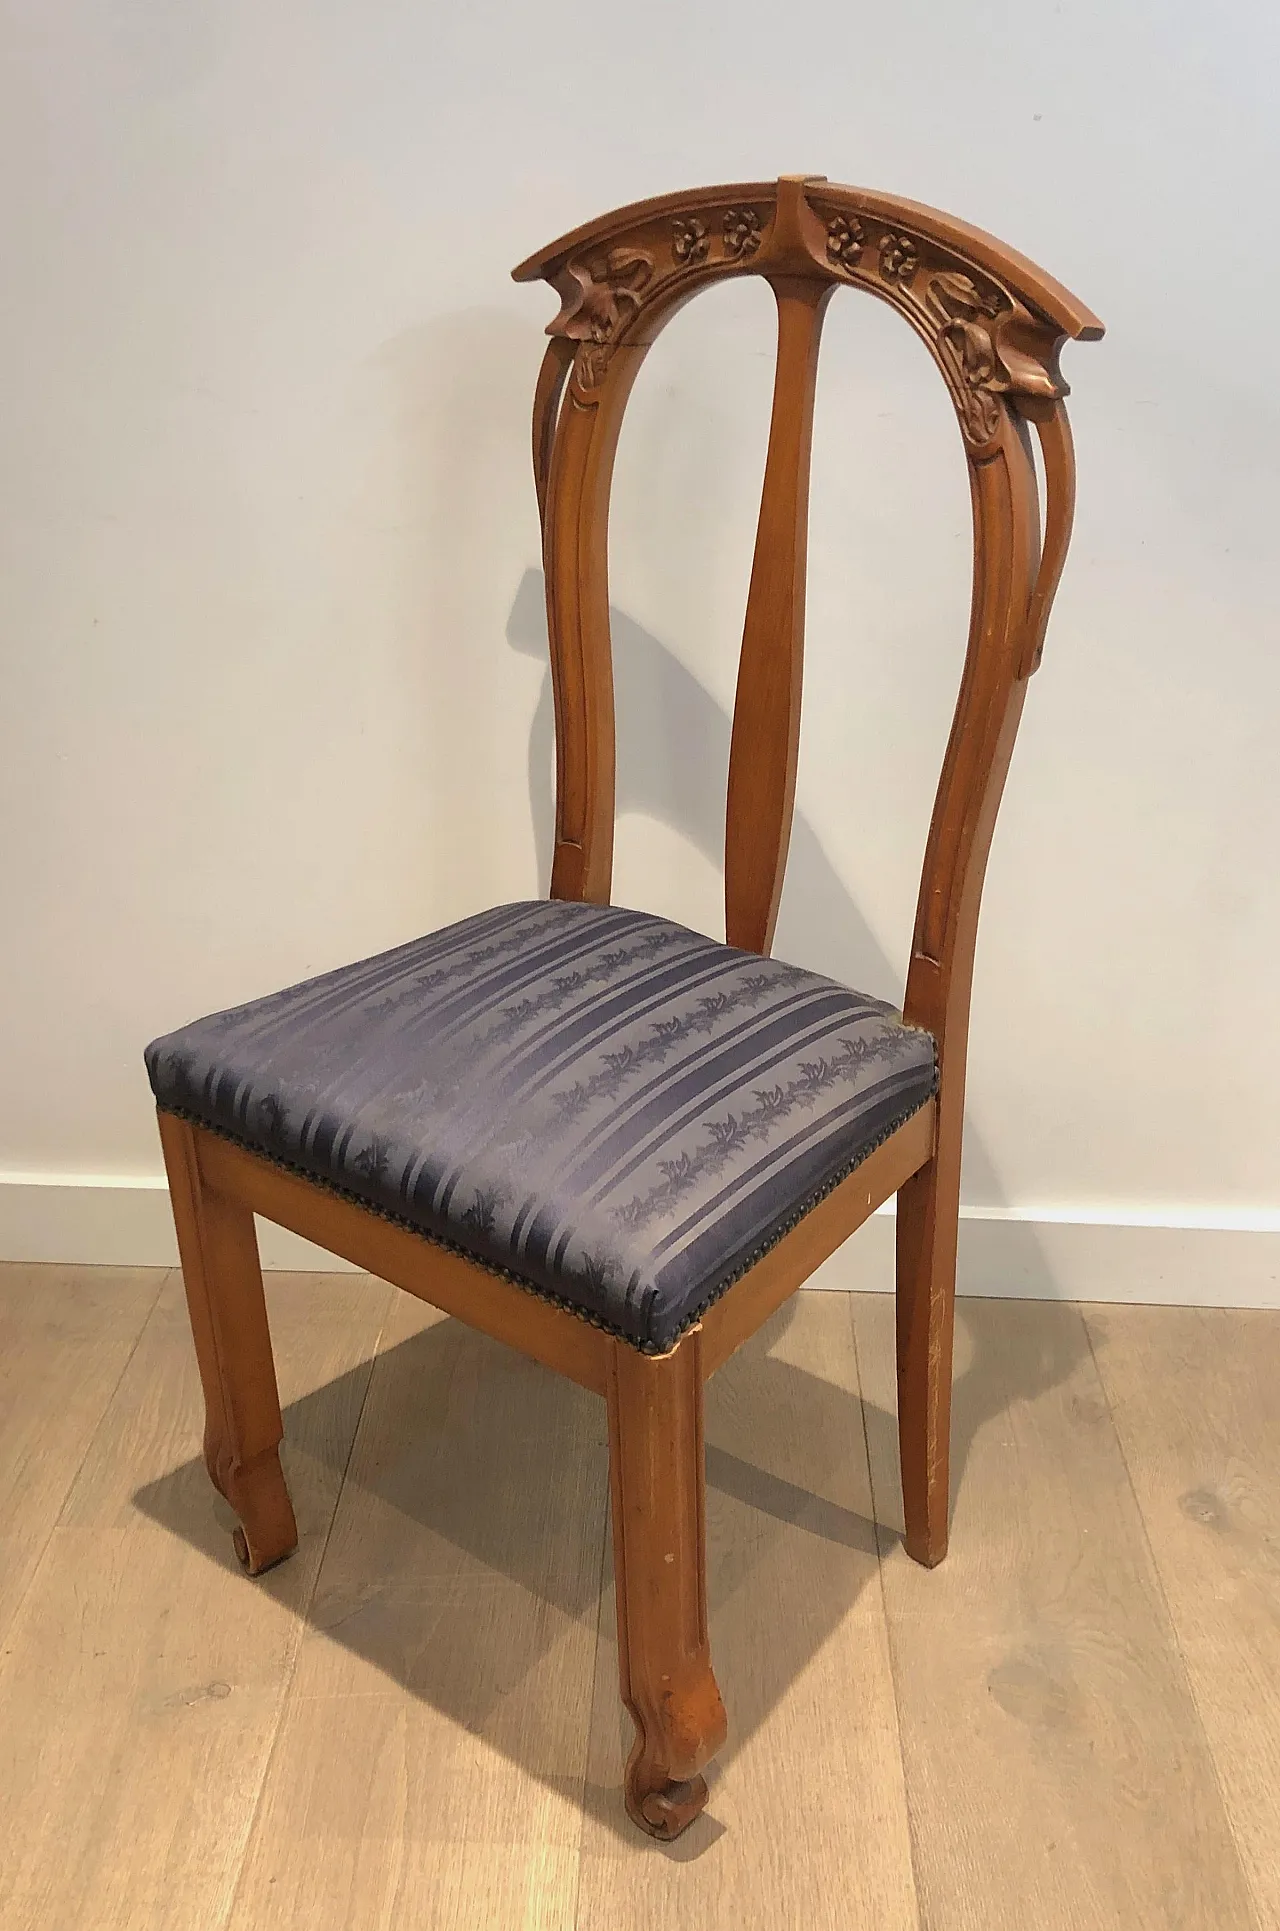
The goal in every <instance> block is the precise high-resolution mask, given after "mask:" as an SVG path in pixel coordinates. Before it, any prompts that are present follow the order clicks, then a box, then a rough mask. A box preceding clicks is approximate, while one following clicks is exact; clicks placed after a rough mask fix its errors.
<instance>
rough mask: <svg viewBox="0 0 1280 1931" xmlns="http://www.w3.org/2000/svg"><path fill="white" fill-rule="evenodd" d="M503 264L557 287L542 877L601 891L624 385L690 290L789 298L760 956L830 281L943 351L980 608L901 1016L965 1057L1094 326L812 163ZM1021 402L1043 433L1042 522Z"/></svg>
mask: <svg viewBox="0 0 1280 1931" xmlns="http://www.w3.org/2000/svg"><path fill="white" fill-rule="evenodd" d="M514 275H515V279H516V280H517V281H533V280H537V279H541V280H545V281H547V282H549V283H550V284H551V286H552V287H553V288H554V289H555V291H556V293H557V295H558V296H559V297H560V301H561V309H560V313H559V314H558V315H557V316H556V317H555V319H554V321H552V322H551V323H550V325H549V326H548V329H547V333H548V335H549V336H550V337H551V341H550V345H549V347H548V349H547V353H546V357H545V359H544V361H543V365H542V369H541V372H540V375H539V378H538V385H537V391H536V394H535V398H534V413H533V454H534V473H535V478H536V481H537V489H538V504H539V509H540V511H541V515H542V530H543V561H544V567H545V572H546V585H547V617H548V627H549V634H550V640H551V663H552V676H553V683H554V692H555V718H556V841H555V859H554V864H553V870H552V879H551V892H552V896H553V897H557V898H575V899H589V900H593V901H596V902H600V903H605V902H607V901H608V898H609V891H610V881H611V872H612V863H613V824H614V722H613V666H612V653H611V647H610V638H609V588H608V528H607V526H608V514H609V489H610V481H611V477H612V472H613V460H614V452H615V450H616V448H617V441H618V432H619V429H620V427H621V423H622V415H623V410H624V408H625V405H626V401H627V396H628V394H629V392H630V389H631V384H632V382H633V381H634V380H635V376H636V372H637V370H638V369H639V366H640V364H641V362H642V361H643V360H644V357H645V354H646V352H647V350H648V348H649V346H650V344H651V343H652V342H653V341H654V340H655V339H656V337H657V335H658V332H659V331H660V330H661V328H662V327H663V326H664V324H665V323H666V322H667V321H669V319H670V318H671V316H673V315H674V314H675V313H676V311H677V309H679V308H682V307H683V306H684V304H685V303H686V302H687V301H689V300H690V299H691V298H692V297H693V296H694V295H696V294H697V293H698V291H699V290H700V289H702V288H705V287H707V286H709V285H710V284H711V283H712V282H716V281H719V280H721V279H723V278H724V277H726V276H730V275H763V276H764V277H765V279H766V280H767V281H768V282H769V284H770V286H771V287H772V289H773V292H774V295H775V297H776V300H777V306H778V358H777V368H776V374H775V379H774V395H773V414H772V420H771V424H770V430H769V447H768V456H767V460H766V464H765V477H764V490H763V495H762V498H761V504H760V519H759V525H758V530H757V535H756V547H755V557H754V561H753V564H752V571H751V587H750V592H749V595H748V599H747V611H746V619H745V624H744V628H743V638H742V655H741V659H740V661H739V667H738V686H737V697H736V702H735V705H734V715H733V736H732V743H731V750H730V758H729V795H728V809H727V817H726V834H725V933H726V938H727V939H728V941H729V943H730V944H731V945H738V946H743V947H745V948H748V949H750V950H753V951H758V952H767V951H768V950H769V946H770V943H771V941H772V937H773V927H774V922H775V919H776V916H777V910H778V900H779V897H780V895H781V891H782V878H783V871H784V868H785V865H786V856H787V845H788V841H789V838H790V832H791V815H792V806H793V801H794V796H795V778H796V754H797V747H798V743H799V733H800V686H801V668H802V657H803V641H804V598H805V554H806V539H807V524H808V492H809V453H810V445H811V441H812V427H813V403H814V394H815V387H816V379H817V363H818V343H819V337H820V334H821V329H822V319H823V315H824V312H825V310H826V306H827V303H828V301H829V300H830V298H831V296H832V294H833V292H834V291H835V289H837V288H839V287H841V286H844V287H849V288H862V289H866V290H868V291H869V292H870V293H871V294H873V295H877V296H879V297H880V299H881V300H882V301H885V302H888V303H890V304H891V305H892V306H893V307H894V308H896V309H897V310H898V311H899V313H900V314H901V315H903V316H905V318H906V320H907V321H908V322H909V323H910V324H911V326H912V328H914V329H915V331H916V333H917V334H918V335H919V336H920V337H921V339H922V340H923V342H924V343H925V346H926V347H927V348H928V350H929V351H930V353H931V354H932V356H933V359H934V361H935V362H936V363H937V365H938V367H939V369H940V370H941V372H942V376H943V379H944V381H945V382H946V385H947V388H948V390H949V391H950V394H951V399H952V401H953V403H954V404H955V409H956V414H957V417H958V418H959V423H960V431H961V436H962V438H963V442H964V448H965V453H966V455H967V457H968V462H969V475H970V487H971V494H972V500H973V549H974V576H973V604H972V613H971V618H970V627H969V644H968V652H967V655H966V659H965V666H964V672H963V676H962V679H961V687H960V695H959V699H958V701H957V705H956V712H955V718H954V722H953V724H952V729H951V736H950V740H949V742H948V745H947V751H946V756H945V759H944V761H943V768H942V776H941V779H940V781H939V785H938V793H937V799H936V802H935V805H934V812H933V819H932V823H931V825H930V831H929V839H928V844H927V847H926V853H925V861H924V872H923V877H922V879H921V885H920V898H919V907H918V911H917V915H916V927H915V936H914V942H913V947H912V964H911V970H910V973H909V976H908V984H907V993H906V998H905V1002H904V1010H905V1012H906V1015H907V1017H908V1019H912V1020H915V1021H916V1022H918V1023H919V1024H922V1025H925V1026H929V1027H930V1028H931V1029H932V1030H933V1031H935V1033H937V1034H938V1035H939V1039H940V1042H941V1035H942V1034H943V1032H944V1031H947V1030H950V1032H951V1034H952V1043H953V1044H955V1045H959V1046H960V1050H961V1055H962V1056H963V1039H964V1034H965V1032H966V1031H967V1018H968V995H969V981H970V976H971V972H972V963H973V949H974V941H975V938H976V931H977V914H978V903H979V899H980V897H981V891H982V878H983V873H984V871H985V868H986V859H987V852H988V849H989V846H990V841H991V833H992V828H993V826H994V822H995V815H996V810H997V808H998V805H999V801H1000V794H1001V791H1002V789H1003V786H1004V778H1005V773H1006V771H1007V768H1008V763H1009V758H1010V754H1011V752H1012V749H1013V740H1014V735H1015V733H1016V730H1017V725H1018V719H1019V716H1020V713H1021V709H1022V699H1023V694H1024V692H1025V687H1026V680H1027V678H1028V676H1029V675H1030V673H1031V672H1032V671H1033V670H1034V669H1035V668H1036V665H1037V664H1038V662H1039V659H1040V650H1041V646H1042V643H1043V639H1044V630H1045V625H1046V623H1047V620H1048V615H1049V608H1050V604H1051V602H1052V599H1053V594H1054V590H1055V588H1056V586H1057V582H1058V577H1059V574H1060V572H1061V569H1062V564H1063V560H1064V558H1065V555H1066V549H1067V543H1068V539H1069V537H1070V532H1071V517H1072V508H1073V500H1074V466H1073V460H1072V451H1071V439H1070V431H1069V429H1068V425H1067V418H1066V412H1065V410H1064V408H1063V403H1062V399H1063V397H1064V396H1065V395H1066V393H1067V388H1066V384H1065V383H1064V382H1063V380H1062V377H1061V375H1060V373H1059V369H1058V352H1059V349H1060V348H1061V345H1062V342H1063V341H1064V339H1065V338H1066V337H1068V336H1071V337H1075V338H1078V339H1083V340H1096V339H1097V338H1098V337H1099V336H1100V335H1101V334H1102V325H1101V324H1100V323H1099V321H1098V320H1097V318H1096V317H1095V316H1093V315H1092V314H1090V312H1089V310H1088V309H1087V308H1085V307H1084V306H1083V305H1082V304H1081V303H1080V302H1078V301H1077V300H1076V299H1075V297H1074V296H1072V295H1070V294H1068V292H1067V291H1066V289H1064V288H1062V287H1060V286H1059V284H1058V283H1057V282H1055V281H1053V280H1051V279H1050V278H1049V277H1048V276H1047V275H1045V274H1044V273H1042V271H1041V270H1040V269H1038V268H1036V267H1035V266H1034V265H1033V264H1032V263H1031V262H1029V261H1027V260H1025V259H1024V258H1023V257H1022V256H1021V255H1018V254H1016V253H1014V251H1013V250H1012V249H1009V248H1005V247H1004V246H1002V244H1001V243H999V242H997V241H995V240H994V239H993V238H992V237H991V236H990V235H986V234H983V233H982V232H981V230H979V229H976V228H970V227H967V226H966V225H965V224H964V223H962V222H958V221H954V220H952V219H951V218H950V217H949V216H947V215H942V214H939V213H937V212H936V211H935V210H933V209H931V208H925V207H921V206H918V205H916V204H915V203H912V202H909V201H898V200H895V199H893V198H891V197H890V196H887V195H882V194H875V193H870V192H867V191H865V190H863V189H861V188H844V187H837V186H835V185H833V184H832V183H831V182H828V181H827V180H826V179H825V178H824V177H823V176H820V175H806V176H799V175H792V176H784V177H783V178H782V179H781V180H779V181H776V182H765V183H759V182H758V183H754V184H751V185H747V186H743V185H737V186H732V187H721V188H701V189H694V190H690V191H688V192H685V193H682V194H674V195H666V196H662V197H660V198H658V199H656V200H653V201H643V202H637V203H636V204H634V205H633V206H631V207H628V208H620V209H618V210H617V211H616V212H615V213H613V214H608V215H603V216H601V217H600V219H599V220H597V221H592V222H589V223H588V224H587V225H586V226H585V227H582V228H577V229H575V230H574V231H573V233H572V234H569V235H565V236H563V237H562V238H561V239H560V240H559V241H556V242H553V243H552V244H551V246H550V247H549V248H544V249H542V250H540V252H539V253H538V254H536V255H532V256H530V258H529V260H528V261H525V262H522V263H521V265H520V266H519V267H518V268H517V269H515V271H514ZM1028 422H1031V423H1034V424H1035V427H1036V429H1037V431H1038V433H1039V437H1040V442H1041V446H1042V451H1043V462H1044V474H1045V485H1046V498H1047V501H1046V505H1045V516H1044V523H1043V527H1042V525H1041V520H1040V515H1039V508H1038V502H1037V489H1036V472H1035V463H1034V458H1033V455H1032V450H1031V444H1030V439H1029V435H1028V431H1027V423H1028ZM948 1021H950V1025H948ZM957 1029H958V1033H959V1036H958V1037H957V1036H956V1035H957Z"/></svg>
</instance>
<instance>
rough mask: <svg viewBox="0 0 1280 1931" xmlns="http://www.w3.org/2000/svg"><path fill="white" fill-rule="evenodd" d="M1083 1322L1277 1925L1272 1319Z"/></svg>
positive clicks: (1252, 1867)
mask: <svg viewBox="0 0 1280 1931" xmlns="http://www.w3.org/2000/svg"><path fill="white" fill-rule="evenodd" d="M1085 1321H1086V1324H1087V1326H1088V1330H1089V1338H1090V1340H1091V1341H1092V1343H1093V1350H1094V1355H1095V1358H1096V1360H1097V1363H1098V1369H1099V1372H1100V1373H1101V1376H1102V1381H1103V1385H1104V1387H1105V1388H1106V1391H1107V1397H1108V1400H1109V1401H1110V1403H1111V1412H1112V1414H1113V1416H1114V1418H1115V1423H1116V1428H1117V1430H1118V1432H1119V1436H1120V1442H1121V1446H1122V1447H1123V1449H1124V1454H1125V1460H1126V1461H1127V1463H1128V1467H1129V1475H1130V1479H1131V1480H1132V1482H1133V1486H1134V1490H1135V1492H1136V1494H1137V1497H1138V1502H1139V1505H1140V1507H1141V1509H1142V1513H1143V1518H1144V1520H1145V1522H1146V1527H1147V1533H1148V1536H1149V1538H1150V1542H1151V1548H1152V1552H1153V1554H1154V1557H1155V1562H1156V1567H1157V1568H1158V1570H1159V1572H1160V1580H1161V1582H1162V1583H1163V1585H1164V1593H1165V1597H1166V1599H1167V1601H1168V1604H1169V1610H1170V1614H1171V1615H1172V1618H1173V1625H1174V1628H1175V1630H1176V1631H1177V1636H1178V1643H1179V1646H1180V1647H1181V1650H1182V1656H1183V1660H1184V1662H1185V1663H1186V1666H1187V1671H1188V1673H1189V1675H1190V1678H1191V1686H1192V1689H1193V1690H1194V1692H1195V1698H1196V1702H1197V1705H1198V1706H1199V1710H1200V1715H1201V1718H1202V1719H1203V1722H1204V1727H1205V1733H1206V1735H1207V1736H1208V1739H1209V1744H1210V1747H1211V1749H1212V1751H1213V1755H1214V1760H1215V1762H1216V1764H1217V1769H1218V1777H1219V1780H1220V1783H1221V1787H1222V1792H1223V1797H1224V1799H1225V1802H1226V1806H1227V1813H1228V1815H1229V1817H1230V1819H1231V1822H1232V1825H1233V1826H1234V1829H1235V1834H1236V1842H1237V1844H1238V1845H1239V1847H1240V1852H1241V1855H1242V1857H1243V1859H1244V1864H1245V1868H1246V1870H1247V1872H1248V1875H1249V1879H1250V1883H1251V1888H1252V1891H1253V1896H1254V1902H1255V1906H1256V1908H1257V1913H1258V1919H1259V1922H1260V1924H1262V1925H1263V1926H1265V1927H1266V1931H1280V1404H1278V1402H1277V1390H1280V1314H1276V1313H1272V1312H1270V1311H1266V1312H1249V1311H1243V1310H1234V1309H1226V1308H1160V1309H1156V1308H1145V1307H1105V1308H1104V1307H1093V1308H1087V1309H1086V1310H1085Z"/></svg>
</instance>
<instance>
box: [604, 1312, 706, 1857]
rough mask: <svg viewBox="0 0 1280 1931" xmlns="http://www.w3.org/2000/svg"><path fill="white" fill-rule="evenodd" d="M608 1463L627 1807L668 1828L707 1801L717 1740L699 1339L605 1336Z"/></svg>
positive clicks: (646, 1825) (664, 1833)
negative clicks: (653, 1344)
mask: <svg viewBox="0 0 1280 1931" xmlns="http://www.w3.org/2000/svg"><path fill="white" fill-rule="evenodd" d="M609 1466H610V1476H611V1486H612V1491H613V1562H614V1575H615V1578H616V1584H617V1602H618V1663H619V1674H620V1676H621V1685H622V1700H623V1702H624V1703H625V1704H626V1706H627V1708H628V1710H630V1712H631V1715H632V1717H633V1718H634V1720H635V1726H636V1741H635V1747H634V1748H633V1750H632V1752H631V1756H630V1758H629V1759H628V1762H627V1773H626V1805H627V1811H628V1814H629V1815H630V1817H631V1818H632V1820H633V1821H634V1822H635V1823H637V1824H639V1825H640V1828H641V1829H642V1830H646V1831H648V1832H649V1834H650V1836H652V1837H661V1838H672V1837H678V1836H679V1834H680V1832H681V1831H682V1830H684V1829H685V1828H686V1827H687V1826H688V1825H689V1824H691V1823H692V1822H693V1820H694V1818H695V1817H696V1816H697V1815H698V1812H699V1811H700V1810H701V1809H702V1807H703V1805H704V1804H705V1803H706V1801H707V1786H706V1781H705V1779H704V1778H703V1777H702V1776H700V1775H699V1772H700V1771H701V1770H702V1768H703V1766H704V1764H706V1763H708V1762H709V1761H710V1759H711V1758H712V1757H713V1756H714V1755H715V1753H716V1751H717V1750H718V1749H719V1748H720V1745H721V1744H722V1743H723V1742H724V1739H725V1730H726V1725H725V1715H724V1705H723V1704H722V1703H721V1701H720V1692H719V1690H718V1689H717V1687H716V1679H715V1677H714V1675H713V1674H712V1669H711V1649H710V1644H709V1642H708V1639H707V1583H706V1520H705V1491H706V1481H705V1466H704V1454H703V1443H702V1358H701V1337H700V1335H699V1333H698V1332H697V1330H696V1329H695V1330H694V1332H693V1333H692V1334H689V1335H687V1336H686V1337H685V1339H684V1340H683V1341H682V1342H681V1343H680V1344H679V1346H678V1347H676V1348H675V1349H674V1350H673V1351H672V1352H671V1353H670V1354H665V1355H659V1356H653V1355H644V1354H640V1353H639V1352H638V1351H637V1350H636V1349H635V1348H632V1347H628V1346H627V1344H626V1343H625V1342H622V1341H619V1342H616V1343H615V1344H614V1347H613V1351H612V1355H611V1360H610V1367H609Z"/></svg>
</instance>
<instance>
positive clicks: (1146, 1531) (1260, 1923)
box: [1078, 1307, 1265, 1931]
mask: <svg viewBox="0 0 1280 1931" xmlns="http://www.w3.org/2000/svg"><path fill="white" fill-rule="evenodd" d="M1078 1311H1079V1315H1080V1324H1081V1326H1082V1327H1083V1329H1084V1335H1085V1340H1086V1342H1087V1343H1088V1346H1089V1358H1090V1360H1091V1361H1092V1362H1093V1371H1094V1374H1095V1375H1096V1376H1097V1378H1098V1386H1099V1387H1100V1388H1101V1390H1102V1399H1103V1400H1104V1401H1105V1402H1106V1404H1107V1413H1108V1415H1110V1417H1111V1427H1112V1431H1113V1432H1114V1434H1115V1438H1116V1447H1117V1448H1118V1449H1119V1451H1120V1462H1121V1466H1122V1467H1123V1469H1124V1478H1125V1480H1126V1482H1128V1484H1129V1493H1130V1495H1132V1497H1133V1504H1134V1508H1135V1509H1136V1510H1137V1514H1138V1521H1139V1522H1140V1523H1141V1524H1142V1540H1143V1542H1144V1543H1145V1544H1146V1549H1147V1554H1148V1556H1149V1557H1150V1559H1151V1573H1152V1575H1153V1576H1154V1577H1155V1584H1156V1588H1157V1590H1158V1591H1159V1594H1160V1601H1161V1603H1162V1604H1163V1606H1164V1613H1165V1616H1166V1618H1167V1620H1168V1624H1169V1634H1170V1635H1171V1637H1172V1638H1173V1648H1174V1653H1175V1654H1176V1656H1177V1658H1178V1662H1179V1664H1180V1665H1181V1668H1182V1675H1183V1680H1184V1681H1185V1683H1186V1686H1187V1695H1188V1696H1189V1697H1190V1699H1191V1707H1192V1709H1193V1710H1194V1711H1195V1718H1196V1723H1197V1725H1198V1726H1199V1730H1200V1738H1201V1741H1202V1742H1203V1744H1204V1753H1205V1756H1206V1758H1207V1759H1208V1763H1209V1767H1210V1769H1211V1771H1212V1772H1213V1787H1214V1789H1215V1790H1216V1791H1217V1793H1218V1802H1219V1803H1220V1804H1221V1806H1222V1815H1223V1817H1224V1819H1225V1820H1226V1826H1227V1834H1228V1836H1229V1837H1230V1839H1231V1848H1232V1850H1233V1851H1234V1853H1235V1859H1236V1864H1237V1865H1238V1867H1239V1870H1240V1878H1241V1882H1242V1883H1243V1885H1244V1893H1245V1896H1246V1897H1247V1898H1248V1900H1249V1910H1250V1913H1251V1915H1252V1918H1253V1927H1252V1931H1265V1920H1264V1918H1263V1916H1262V1911H1261V1908H1260V1905H1259V1902H1258V1898H1257V1896H1256V1894H1255V1892H1254V1888H1253V1881H1252V1879H1251V1877H1250V1875H1249V1867H1248V1865H1247V1864H1246V1863H1245V1860H1244V1858H1243V1857H1242V1856H1241V1854H1240V1843H1239V1839H1238V1838H1237V1836H1236V1827H1235V1820H1234V1818H1233V1817H1232V1815H1231V1807H1230V1805H1229V1804H1228V1802H1227V1798H1226V1793H1225V1791H1224V1790H1223V1788H1222V1777H1221V1774H1220V1772H1219V1770H1218V1759H1217V1756H1216V1754H1215V1752H1214V1748H1213V1744H1212V1742H1211V1741H1210V1737H1209V1732H1208V1730H1207V1729H1206V1727H1205V1721H1204V1714H1203V1712H1202V1710H1201V1708H1200V1698H1199V1696H1198V1695H1197V1694H1196V1680H1195V1677H1194V1675H1193V1674H1192V1671H1191V1669H1190V1667H1189V1665H1188V1663H1187V1658H1186V1652H1185V1651H1184V1649H1183V1647H1182V1637H1181V1636H1180V1634H1179V1633H1178V1624H1177V1619H1176V1617H1175V1616H1174V1613H1173V1606H1172V1604H1171V1603H1170V1601H1169V1597H1168V1594H1167V1592H1166V1590H1165V1586H1164V1576H1163V1574H1162V1573H1161V1569H1160V1561H1159V1558H1158V1557H1157V1555H1156V1550H1155V1544H1154V1543H1153V1542H1152V1540H1151V1531H1150V1528H1149V1527H1148V1525H1147V1516H1146V1511H1145V1509H1144V1508H1143V1506H1142V1498H1141V1496H1140V1495H1139V1494H1138V1485H1137V1483H1136V1482H1135V1481H1134V1479H1133V1470H1132V1469H1131V1468H1130V1466H1129V1451H1128V1450H1127V1449H1126V1447H1125V1445H1124V1436H1123V1434H1122V1433H1121V1431H1120V1424H1119V1422H1118V1421H1117V1419H1116V1411H1115V1405H1114V1403H1113V1402H1112V1399H1111V1390H1110V1388H1109V1387H1108V1386H1107V1378H1106V1376H1105V1375H1104V1374H1103V1372H1102V1363H1101V1361H1100V1360H1099V1358H1098V1350H1097V1349H1096V1348H1095V1347H1094V1345H1093V1330H1092V1328H1091V1327H1090V1325H1089V1320H1088V1316H1087V1314H1086V1312H1085V1309H1084V1308H1083V1307H1080V1308H1079V1309H1078Z"/></svg>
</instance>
